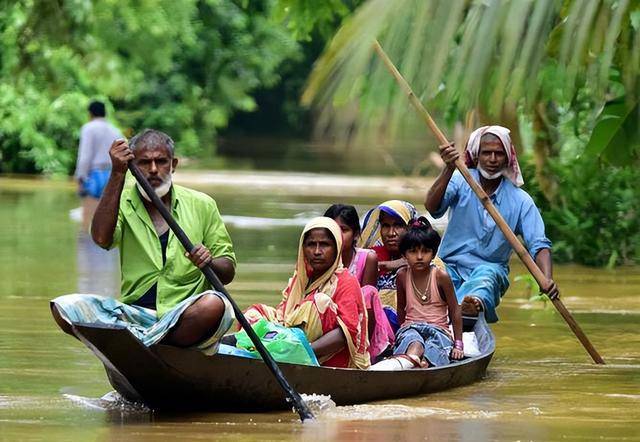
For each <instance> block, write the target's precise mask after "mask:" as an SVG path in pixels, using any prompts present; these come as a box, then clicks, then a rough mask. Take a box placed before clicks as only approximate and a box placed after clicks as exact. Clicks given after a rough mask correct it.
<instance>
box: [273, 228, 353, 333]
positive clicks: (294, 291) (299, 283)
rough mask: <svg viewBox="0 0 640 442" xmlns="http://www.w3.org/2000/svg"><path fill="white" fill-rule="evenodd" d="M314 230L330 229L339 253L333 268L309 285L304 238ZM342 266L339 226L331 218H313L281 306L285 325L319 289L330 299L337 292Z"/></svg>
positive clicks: (300, 247)
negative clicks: (298, 306)
mask: <svg viewBox="0 0 640 442" xmlns="http://www.w3.org/2000/svg"><path fill="white" fill-rule="evenodd" d="M313 229H328V230H329V232H331V236H333V239H334V240H335V241H336V247H337V253H336V259H335V261H334V262H333V264H331V267H329V268H328V269H327V271H326V272H324V273H323V274H322V275H321V276H320V277H319V278H318V279H316V280H315V281H313V282H312V283H311V284H310V285H309V286H308V287H307V285H308V284H309V275H308V274H307V263H306V261H305V259H304V250H303V245H304V237H305V235H306V234H307V232H309V231H311V230H313ZM343 270H344V267H343V266H342V232H341V230H340V227H339V226H338V224H337V223H336V222H335V221H334V220H332V219H331V218H327V217H325V216H319V217H317V218H313V219H312V220H311V221H309V222H308V223H307V225H306V226H304V230H303V231H302V234H301V235H300V242H299V243H298V260H297V261H296V269H295V271H294V273H293V276H292V277H291V279H290V280H289V284H288V285H287V288H286V289H284V292H283V293H282V294H283V295H284V300H283V303H282V304H281V306H282V307H283V311H282V313H283V318H284V320H285V323H286V322H287V317H288V316H289V315H290V314H291V312H292V311H293V310H294V309H295V308H296V306H297V305H298V304H299V303H300V301H302V299H304V297H305V296H306V295H307V294H309V293H311V292H313V291H314V290H316V289H318V290H319V291H321V292H323V293H325V294H327V295H328V296H329V297H331V296H332V295H333V293H334V292H335V291H336V287H337V282H338V277H337V275H336V273H337V272H340V271H343Z"/></svg>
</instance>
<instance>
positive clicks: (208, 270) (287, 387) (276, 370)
mask: <svg viewBox="0 0 640 442" xmlns="http://www.w3.org/2000/svg"><path fill="white" fill-rule="evenodd" d="M129 170H130V171H131V174H132V175H133V176H134V177H135V179H136V181H138V183H140V185H141V186H142V188H143V189H144V191H145V192H146V194H147V195H148V196H149V197H150V198H151V202H152V203H153V205H154V206H155V207H156V209H158V212H160V215H162V217H163V218H164V220H165V221H166V222H167V224H169V227H170V228H171V230H172V231H173V233H174V234H175V235H176V238H178V240H179V241H180V243H181V244H182V247H184V249H185V250H186V251H187V252H191V251H192V250H193V243H192V242H191V240H189V237H188V236H187V234H186V233H185V232H184V230H182V228H181V227H180V225H179V224H178V223H177V222H176V220H175V219H174V218H173V216H171V213H169V210H167V207H166V206H165V205H164V203H163V202H162V200H160V198H159V197H158V195H156V192H155V190H154V189H153V188H152V187H151V185H150V184H149V182H148V181H147V180H146V178H145V177H144V175H142V173H141V172H140V169H138V167H137V166H136V165H135V164H133V162H131V161H129ZM200 270H201V271H202V273H204V276H205V277H206V278H207V280H208V281H209V283H210V284H211V286H212V287H213V288H214V289H216V291H218V292H219V293H221V294H222V295H223V296H224V297H225V298H227V300H228V301H229V303H230V304H231V306H232V307H233V313H234V314H235V317H236V319H237V320H238V322H239V323H240V325H241V326H242V328H243V329H244V331H245V332H247V335H248V336H249V339H251V342H252V343H253V345H254V346H255V347H256V350H258V353H260V356H262V360H263V361H264V363H265V365H266V366H267V367H268V368H269V370H271V373H272V374H273V376H274V377H275V378H276V381H278V384H280V387H281V388H282V389H283V390H284V393H285V394H286V396H287V401H288V402H289V403H291V405H292V406H293V408H295V410H296V411H297V412H298V414H299V415H300V420H302V421H303V422H304V421H305V420H313V419H314V417H313V413H312V412H311V410H310V409H309V407H308V406H307V404H306V403H305V402H304V400H303V399H302V397H301V396H300V395H299V394H298V392H297V391H296V390H294V389H293V387H292V386H291V384H289V382H288V381H287V379H286V378H285V377H284V374H283V373H282V371H281V370H280V367H278V365H277V364H276V361H274V360H273V357H272V356H271V354H270V353H269V351H268V350H267V349H266V348H265V346H264V344H263V343H262V341H260V338H259V337H258V335H257V334H256V332H255V331H254V330H253V328H252V327H251V325H250V324H249V322H248V321H247V318H245V316H244V314H243V313H242V310H240V307H238V304H236V302H235V301H234V300H233V298H232V297H231V295H229V293H228V292H227V290H226V289H225V288H224V285H223V284H222V282H220V280H219V279H218V276H217V275H216V272H214V271H213V267H211V266H205V267H203V268H201V269H200Z"/></svg>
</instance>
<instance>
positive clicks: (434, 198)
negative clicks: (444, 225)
mask: <svg viewBox="0 0 640 442" xmlns="http://www.w3.org/2000/svg"><path fill="white" fill-rule="evenodd" d="M454 171H455V168H450V167H448V166H445V168H444V169H442V172H440V175H438V178H436V180H435V182H434V183H433V185H432V186H431V188H430V189H429V191H428V192H427V196H426V198H425V200H424V207H425V209H427V210H428V211H429V212H430V213H433V212H435V211H437V210H438V208H439V207H440V204H441V203H442V198H443V197H444V193H445V192H446V190H447V185H448V184H449V181H450V180H451V177H452V176H453V172H454Z"/></svg>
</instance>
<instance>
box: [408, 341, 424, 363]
mask: <svg viewBox="0 0 640 442" xmlns="http://www.w3.org/2000/svg"><path fill="white" fill-rule="evenodd" d="M407 355H408V356H410V357H411V358H412V359H414V360H416V361H420V366H421V367H427V366H428V365H429V364H427V363H426V362H425V360H424V359H423V358H422V357H423V356H424V345H422V343H420V342H417V341H416V342H412V343H411V344H410V345H409V348H407Z"/></svg>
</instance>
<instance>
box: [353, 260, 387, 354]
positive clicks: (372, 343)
mask: <svg viewBox="0 0 640 442" xmlns="http://www.w3.org/2000/svg"><path fill="white" fill-rule="evenodd" d="M368 254H369V249H358V248H356V253H355V255H354V256H353V259H352V261H351V264H349V273H351V274H352V275H353V276H355V277H356V278H357V279H358V282H359V283H360V285H362V278H363V276H364V267H365V265H366V263H367V255H368ZM362 296H363V297H364V304H365V307H366V308H367V310H368V311H370V312H373V316H374V318H375V326H374V329H373V331H372V332H371V334H370V335H369V336H370V339H369V356H370V357H371V362H372V363H373V361H374V360H375V358H376V357H377V356H378V355H379V354H380V353H382V352H383V351H384V350H385V349H386V348H387V347H389V346H390V345H393V343H394V341H395V335H394V333H393V329H392V328H391V325H390V324H389V320H388V319H387V315H386V314H385V313H384V309H383V308H382V303H381V302H380V297H379V296H378V289H376V288H375V287H373V286H371V285H366V286H364V287H362Z"/></svg>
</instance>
